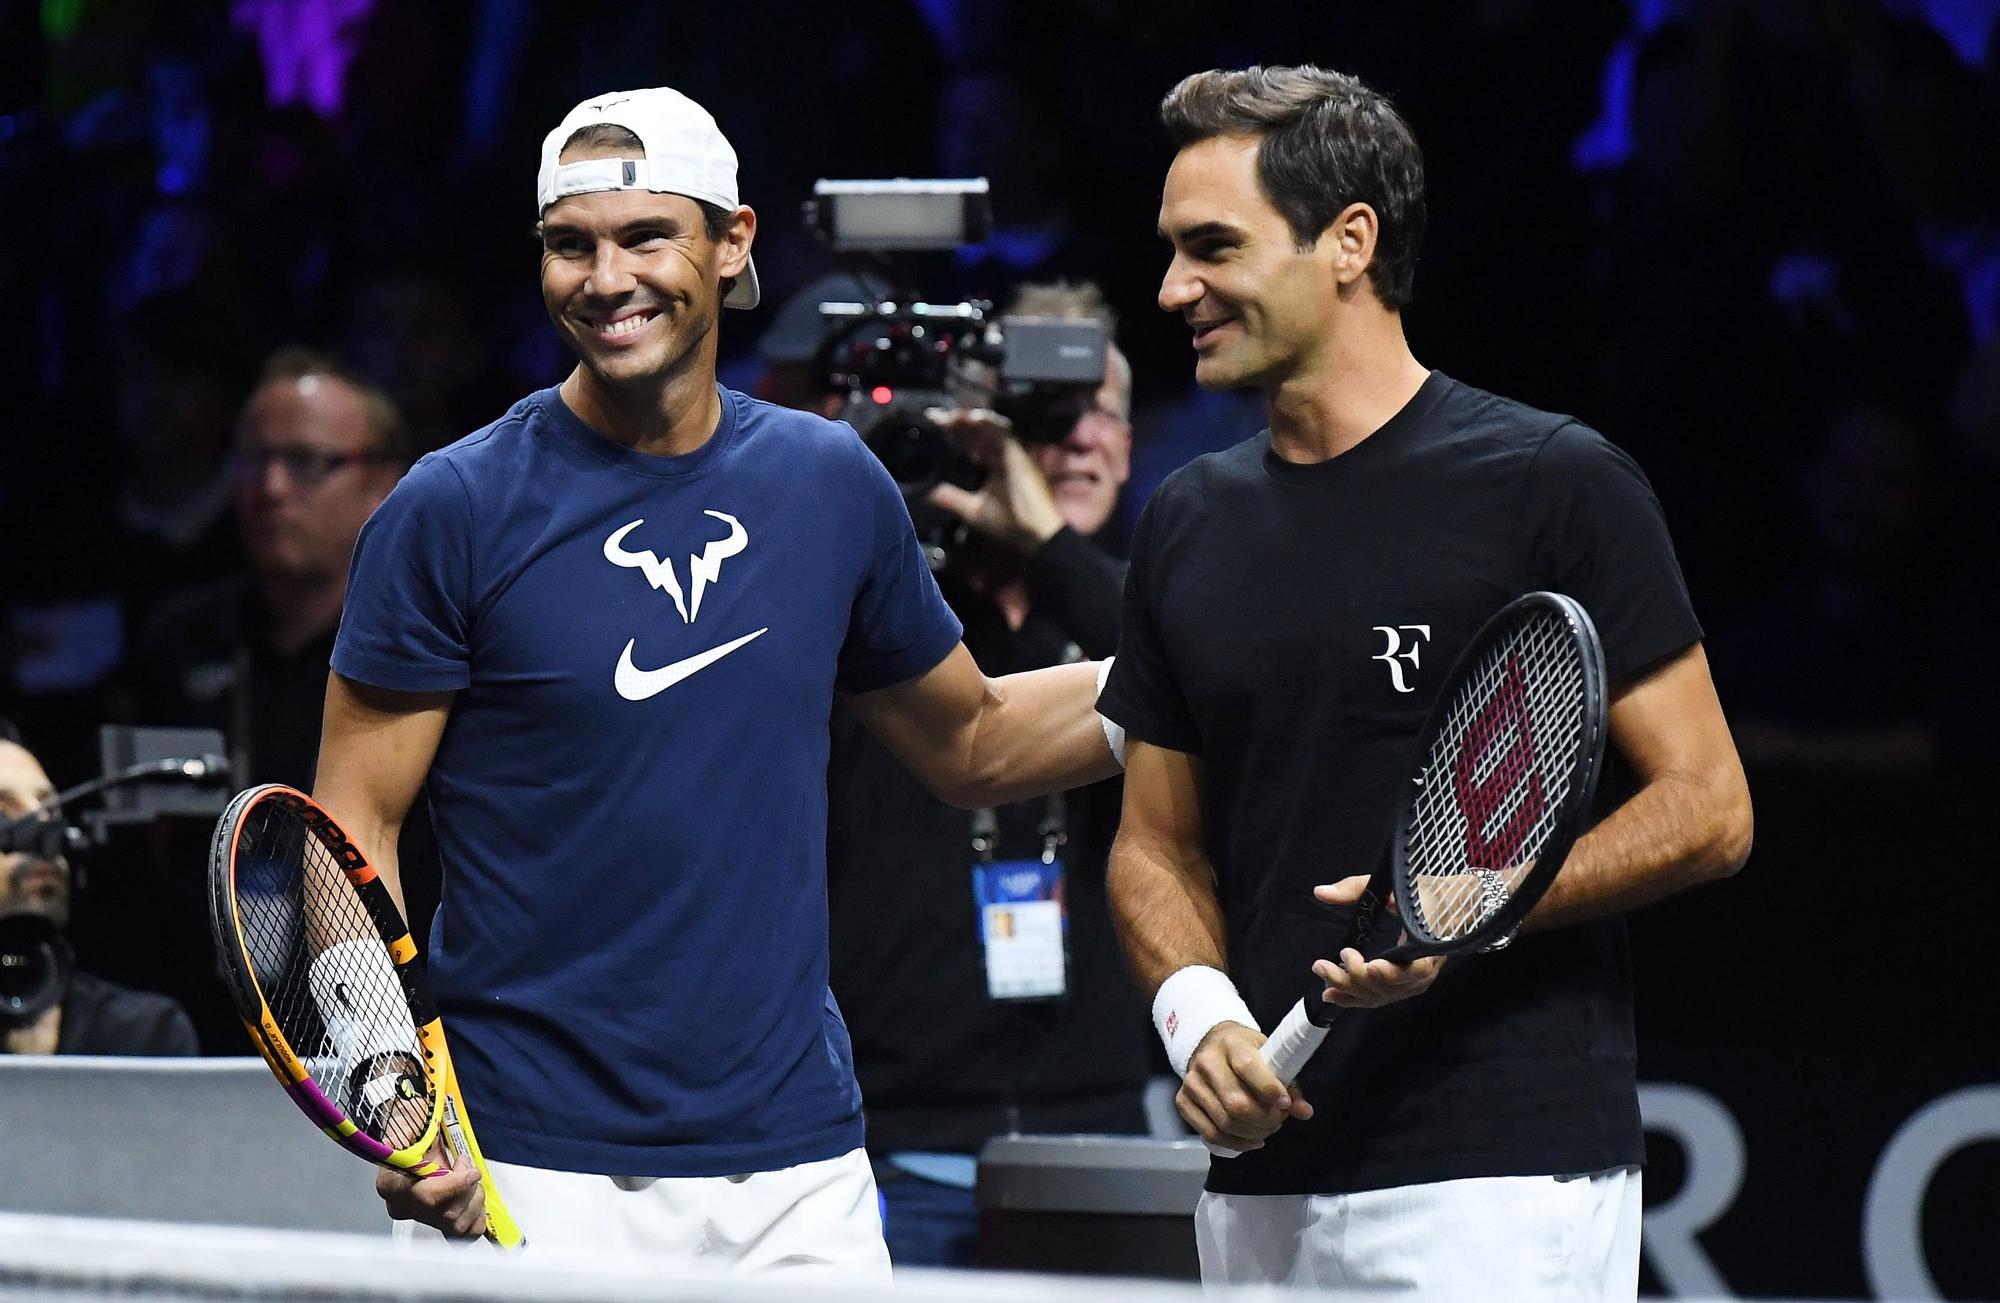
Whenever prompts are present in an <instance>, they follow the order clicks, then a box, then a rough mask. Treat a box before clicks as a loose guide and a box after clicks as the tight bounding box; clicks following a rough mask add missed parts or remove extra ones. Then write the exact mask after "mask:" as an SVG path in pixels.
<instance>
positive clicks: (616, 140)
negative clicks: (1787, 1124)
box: [556, 122, 736, 294]
mask: <svg viewBox="0 0 2000 1303" xmlns="http://www.w3.org/2000/svg"><path fill="white" fill-rule="evenodd" d="M574 145H582V146H583V147H584V148H586V149H636V150H638V151H639V157H641V158H644V157H645V156H646V142H645V141H643V140H641V139H639V137H638V136H636V135H634V134H633V133H632V132H631V131H629V130H627V129H626V128H624V127H621V126H619V125H618V124H617V123H615V122H593V123H591V124H590V125H588V126H583V127H578V128H577V129H576V130H575V131H572V132H570V133H569V139H568V140H565V141H563V145H562V148H561V149H559V150H557V151H556V156H557V157H558V158H560V157H561V156H562V155H564V154H566V153H568V152H569V150H570V148H571V146H574ZM686 198H689V199H694V196H693V195H688V196H686ZM694 202H695V203H696V205H697V206H699V207H700V209H701V222H702V225H703V226H705V227H707V228H708V238H709V239H711V240H720V239H721V238H722V234H723V232H725V231H727V230H728V229H729V222H730V219H731V218H733V217H735V216H736V214H734V213H732V212H730V211H729V210H728V209H727V208H724V207H722V206H721V205H720V204H712V203H710V202H708V200H706V199H695V200H694ZM731 279H734V278H731ZM723 292H724V293H725V294H726V293H728V290H726V289H725V290H724V291H723Z"/></svg>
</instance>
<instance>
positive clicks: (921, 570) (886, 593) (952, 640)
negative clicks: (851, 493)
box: [834, 436, 965, 692]
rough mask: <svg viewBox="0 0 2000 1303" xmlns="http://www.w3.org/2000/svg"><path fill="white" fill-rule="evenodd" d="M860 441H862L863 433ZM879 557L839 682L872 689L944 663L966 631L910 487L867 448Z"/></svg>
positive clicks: (863, 592)
mask: <svg viewBox="0 0 2000 1303" xmlns="http://www.w3.org/2000/svg"><path fill="white" fill-rule="evenodd" d="M854 446H855V447H856V448H857V449H859V448H861V441H860V439H859V437H858V436H857V437H856V438H855V441H854ZM860 460H862V461H864V462H866V464H867V465H866V470H865V472H864V474H865V484H866V489H865V493H866V502H865V504H864V510H866V511H867V513H868V517H869V524H870V530H869V533H870V537H871V539H872V540H873V542H872V546H873V548H874V553H873V560H872V562H871V563H870V565H869V568H868V573H867V574H866V575H865V576H864V577H863V579H862V582H861V587H860V589H859V590H858V591H857V592H856V593H855V595H854V607H853V612H852V614H851V616H850V617H849V620H848V625H847V639H846V641H845V642H843V643H842V644H841V648H840V666H839V670H838V673H837V675H836V677H835V680H834V685H835V687H837V688H838V689H839V690H840V691H842V692H872V691H874V690H875V689H877V688H886V687H889V686H890V685H892V684H896V683H902V682H905V681H907V680H909V679H913V678H915V677H917V676H918V675H919V674H923V673H925V672H927V671H929V670H931V669H933V668H934V667H936V666H937V664H938V663H939V662H941V661H942V660H944V658H945V657H946V656H948V655H950V654H951V649H952V648H953V647H955V646H957V645H958V641H959V639H960V638H962V637H964V636H965V630H964V628H963V627H962V626H961V625H960V624H959V622H958V617H957V616H956V615H954V614H952V610H951V607H950V606H948V605H946V604H945V600H944V594H942V593H940V592H939V591H938V586H937V579H936V578H935V577H934V576H933V575H932V574H931V568H930V564H929V563H928V562H927V561H926V560H925V559H924V550H923V547H922V545H921V544H920V543H918V541H917V531H916V528H915V527H914V526H913V525H911V523H910V509H909V507H908V506H907V505H905V504H904V502H903V493H902V490H901V489H898V488H897V487H896V482H895V480H893V479H891V478H890V477H889V472H888V471H887V470H885V469H884V468H883V466H882V463H880V462H878V461H876V460H875V457H874V454H872V453H867V452H863V453H862V455H861V458H860Z"/></svg>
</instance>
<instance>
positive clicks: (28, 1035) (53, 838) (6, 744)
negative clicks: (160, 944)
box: [0, 718, 195, 1055]
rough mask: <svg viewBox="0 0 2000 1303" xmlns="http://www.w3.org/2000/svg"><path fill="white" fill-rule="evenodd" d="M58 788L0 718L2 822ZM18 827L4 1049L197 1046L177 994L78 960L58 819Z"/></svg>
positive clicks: (3, 856)
mask: <svg viewBox="0 0 2000 1303" xmlns="http://www.w3.org/2000/svg"><path fill="white" fill-rule="evenodd" d="M54 795H55V788H54V786H53V785H52V784H51V783H50V782H49V776H48V775H47V774H46V773H44V772H42V766H41V763H40V762H39V761H37V760H36V759H35V757H34V755H33V754H32V753H30V752H29V751H28V749H27V748H26V747H24V746H22V745H21V739H20V736H19V735H18V734H17V733H15V731H14V728H13V725H12V724H11V723H9V722H8V721H7V720H6V719H4V718H0V828H6V827H7V825H9V824H10V823H12V822H13V821H15V820H18V819H20V818H21V816H23V815H26V814H29V813H31V812H33V811H34V810H35V809H36V808H37V807H39V806H41V805H42V804H43V803H45V802H46V801H48V800H49V798H51V797H53V796H54ZM10 831H11V832H12V833H13V834H14V835H12V836H9V837H7V838H6V839H5V840H0V1053H7V1054H148V1055H183V1054H193V1053H195V1035H194V1027H193V1025H192V1024H191V1023H190V1022H189V1021H188V1017H187V1015H186V1014H185V1013H183V1012H182V1011H181V1008H180V1006H179V1005H177V1004H175V1003H174V1002H173V1001H172V1000H169V999H168V998H167V997H165V996H163V995H154V994H152V993H151V992H147V991H134V990H130V989H128V988H126V987H122V986H118V985H115V984H113V983H111V982H107V981H104V980H103V979H102V978H98V977H93V976H91V975H90V974H89V973H80V972H75V971H73V970H72V969H71V968H70V966H69V945H68V942H67V941H66V940H65V939H64V937H63V927H64V925H65V924H67V923H68V921H69V890H70V867H69V861H68V859H67V858H65V856H64V855H63V853H62V840H61V834H62V824H61V822H60V820H59V819H57V818H55V817H54V816H53V815H52V816H51V817H50V818H49V819H48V820H46V821H41V820H37V821H36V822H35V823H34V824H32V825H29V826H28V827H27V828H25V829H11V830H10ZM15 845H19V846H21V849H19V850H14V849H9V848H10V847H12V846H15Z"/></svg>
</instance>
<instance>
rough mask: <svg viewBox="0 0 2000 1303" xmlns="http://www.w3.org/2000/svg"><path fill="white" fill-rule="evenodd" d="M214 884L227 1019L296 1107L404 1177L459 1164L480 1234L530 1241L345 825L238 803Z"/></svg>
mask: <svg viewBox="0 0 2000 1303" xmlns="http://www.w3.org/2000/svg"><path fill="white" fill-rule="evenodd" d="M208 885H209V922H210V926H211V928H212V930H213V933H214V937H215V952H216V956H217V958H218V959H219V960H220V962H221V966H222V974H223V977H224V979H225V981H226V982H227V984H228V986H229V991H230V994H231V996H232V997H233V998H234V999H235V1002H236V1011H237V1013H238V1014H239V1015H240V1016H241V1017H242V1019H243V1025H244V1026H245V1027H246V1028H247V1029H248V1030H249V1032H250V1038H251V1040H252V1041H253V1042H254V1043H255V1044H256V1046H257V1052H258V1053H259V1054H260V1055H262V1056H263V1059H264V1062H265V1063H267V1064H269V1065H270V1068H271V1071H272V1073H274V1074H275V1075H276V1076H277V1078H278V1084H280V1085H281V1086H283V1087H284V1088H285V1093H286V1094H288V1095H290V1096H291V1097H292V1101H293V1102H294V1103H296V1104H297V1105H298V1106H299V1108H300V1109H301V1110H302V1111H303V1112H304V1113H305V1115H306V1116H307V1117H308V1118H310V1119H311V1120H312V1122H313V1124H314V1125H315V1126H317V1127H318V1128H319V1129H320V1130H321V1131H323V1132H325V1133H326V1134H327V1135H328V1136H330V1137H331V1138H332V1139H333V1140H334V1141H335V1142H336V1143H337V1144H339V1145H340V1146H341V1147H342V1148H344V1149H346V1150H348V1151H349V1152H351V1153H355V1154H359V1155H360V1156H361V1157H363V1158H365V1159H367V1160H369V1161H370V1162H372V1163H378V1164H380V1165H381V1166H383V1167H388V1168H393V1169H395V1170H397V1171H402V1172H407V1173H409V1174H410V1175H412V1176H418V1177H424V1176H436V1175H438V1174H440V1173H442V1172H444V1171H446V1170H447V1167H448V1165H449V1163H450V1162H452V1161H455V1160H456V1159H457V1157H458V1156H459V1155H461V1154H464V1155H469V1156H470V1157H471V1159H472V1161H473V1163H474V1164H475V1165H476V1166H477V1167H478V1169H479V1179H480V1182H481V1184H482V1185H483V1186H484V1187H485V1193H486V1237H487V1238H488V1239H490V1240H492V1241H493V1242H494V1243H495V1244H498V1245H500V1246H501V1247H503V1248H509V1249H512V1248H519V1247H520V1246H521V1245H523V1244H525V1243H526V1241H525V1240H524V1239H523V1238H522V1235H521V1231H520V1228H519V1227H518V1226H516V1225H515V1224H514V1219H513V1218H512V1217H511V1216H510V1215H509V1214H508V1212H507V1205H506V1202H505V1201H504V1200H502V1199H501V1197H500V1191H499V1190H498V1189H497V1188H496V1187H495V1185H494V1182H493V1174H492V1172H491V1171H490V1170H489V1169H488V1168H487V1165H486V1159H485V1157H484V1156H483V1155H482V1154H481V1153H480V1152H479V1141H478V1140H477V1139H476V1138H474V1136H473V1134H472V1123H471V1120H470V1119H469V1118H468V1117H467V1116H466V1111H465V1101H464V1099H463V1097H462V1096H461V1095H460V1094H459V1089H458V1078H457V1075H456V1074H455V1073H454V1072H453V1070H452V1065H451V1053H450V1051H449V1050H448V1049H446V1047H445V1040H444V1029H443V1027H442V1026H441V1025H440V1022H439V1019H438V1012H437V1003H436V1001H435V1000H434V999H432V997H431V991H430V984H429V982H428V981H427V980H426V979H425V976H424V969H423V962H422V960H420V959H419V958H418V957H417V946H416V943H415V942H414V941H412V940H411V939H410V929H409V925H408V924H406V923H405V922H404V921H403V916H402V914H401V912H400V911H398V910H397V908H396V902H395V900H394V899H393V898H392V897H391V896H390V895H389V889H388V887H387V885H386V884H384V883H383V881H382V880H381V878H380V876H379V875H378V874H377V873H376V872H375V868H374V866H373V865H371V864H370V863H369V862H368V859H367V857H366V856H365V855H363V854H362V853H361V851H360V849H359V848H358V847H356V846H355V845H354V843H353V842H351V841H349V840H348V838H347V834H346V833H344V832H342V831H341V829H340V825H339V824H338V823H336V822H334V820H333V818H332V816H330V815H329V814H327V812H326V811H325V810H324V809H322V808H321V807H320V806H319V804H318V803H317V802H315V801H314V800H313V799H312V798H311V797H309V796H307V795H306V794H305V793H303V792H300V791H297V790H295V789H293V788H290V787H285V786H283V785H281V784H277V783H267V784H265V785H263V786H261V787H253V788H250V789H249V790H247V791H244V792H241V793H239V794H238V795H237V796H236V798H235V799H234V800H233V801H231V802H230V803H229V808H228V809H226V810H224V811H223V813H222V818H221V819H220V820H219V821H218V822H217V823H216V826H215V837H214V840H213V841H212V842H211V843H210V846H209V859H208ZM434 1148H438V1149H441V1151H442V1152H443V1154H444V1155H445V1158H446V1162H445V1163H439V1162H438V1161H437V1160H436V1158H434V1157H433V1156H432V1150H433V1149H434Z"/></svg>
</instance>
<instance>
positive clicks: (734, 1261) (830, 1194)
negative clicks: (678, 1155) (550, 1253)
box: [395, 1149, 889, 1281]
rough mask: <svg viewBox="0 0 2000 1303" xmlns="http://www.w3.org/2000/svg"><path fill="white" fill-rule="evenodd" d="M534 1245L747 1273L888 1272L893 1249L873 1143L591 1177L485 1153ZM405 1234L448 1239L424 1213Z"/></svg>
mask: <svg viewBox="0 0 2000 1303" xmlns="http://www.w3.org/2000/svg"><path fill="white" fill-rule="evenodd" d="M487 1166H489V1167H490V1168H492V1170H493V1179H494V1181H495V1182H496V1183H497V1184H498V1185H499V1187H500V1194H501V1197H502V1198H504V1199H505V1200H506V1201H507V1209H508V1211H509V1212H511V1213H513V1214H514V1220H515V1221H516V1222H517V1223H519V1225H520V1227H521V1233H522V1234H523V1235H524V1236H526V1237H527V1240H528V1249H527V1252H528V1253H530V1254H532V1253H533V1252H534V1251H535V1249H536V1248H538V1247H542V1246H547V1247H548V1248H552V1249H582V1250H594V1251H602V1252H633V1253H652V1254H662V1255H665V1256H668V1257H671V1258H674V1259H678V1260H681V1261H686V1262H696V1263H700V1264H702V1265H704V1266H706V1267H709V1268H725V1269H728V1270H731V1271H743V1272H776V1271H813V1272H820V1273H829V1274H839V1275H841V1276H844V1277H859V1278H862V1279H872V1280H878V1281H886V1280H888V1279H889V1249H888V1246H887V1245H885V1244H884V1243H883V1242H882V1212H881V1207H880V1205H879V1204H878V1203H877V1202H876V1199H875V1173H874V1171H873V1169H872V1168H870V1167H869V1164H868V1154H867V1151H866V1150H861V1149H855V1150H850V1151H849V1152H847V1153H845V1154H842V1155H841V1156H840V1157H838V1158H828V1159H823V1160H821V1161H820V1162H817V1163H801V1164H799V1165H798V1166H797V1167H783V1168H779V1169H778V1170H776V1171H773V1172H750V1173H748V1174H746V1175H742V1176H661V1177H651V1176H591V1175H586V1174H585V1173H582V1172H555V1171H550V1170H549V1169H548V1168H544V1167H521V1166H518V1165H516V1164H514V1163H492V1162H489V1163H488V1164H487ZM395 1230H396V1237H397V1238H398V1239H411V1238H418V1237H427V1238H436V1239H442V1238H444V1235H443V1232H441V1231H436V1230H433V1229H431V1228H430V1227H428V1226H423V1225H419V1224H418V1223H416V1222H397V1223H395Z"/></svg>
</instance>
